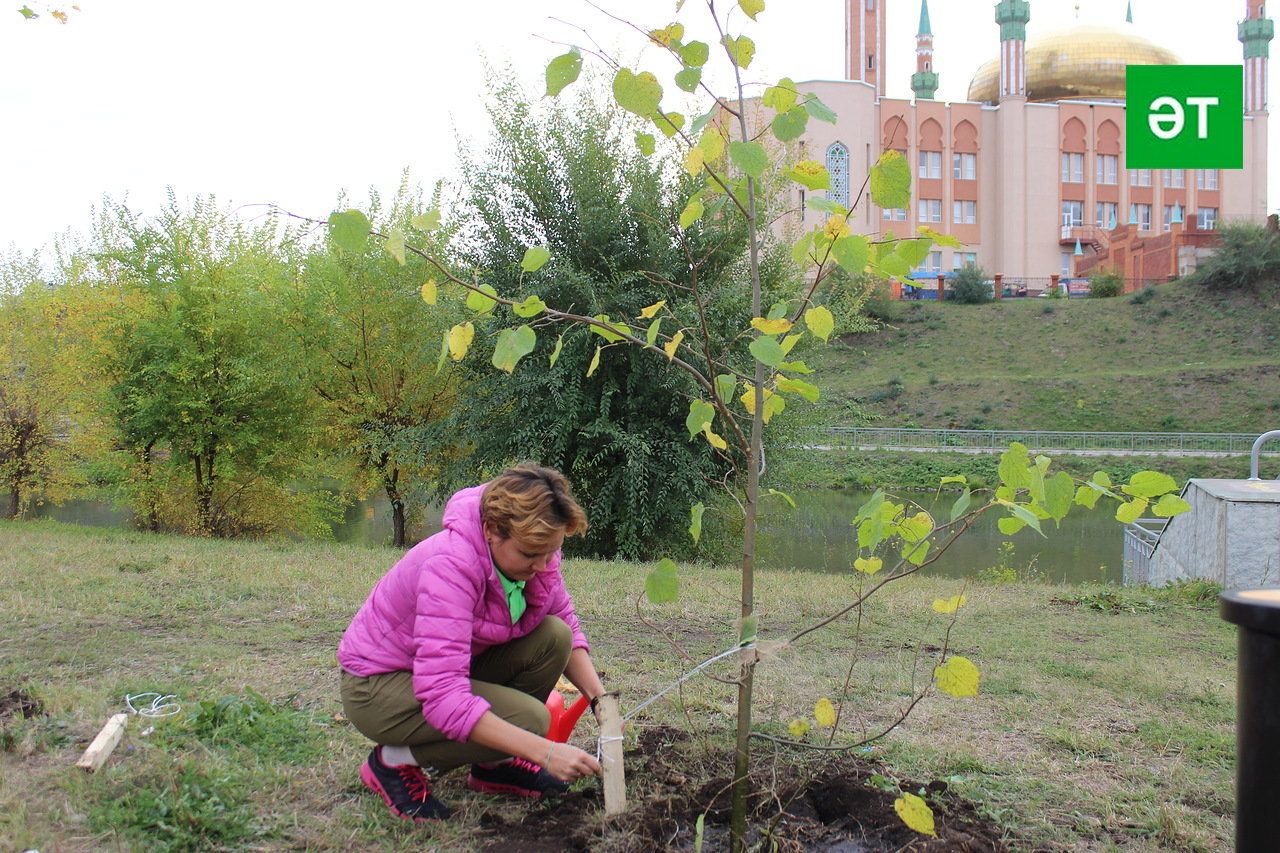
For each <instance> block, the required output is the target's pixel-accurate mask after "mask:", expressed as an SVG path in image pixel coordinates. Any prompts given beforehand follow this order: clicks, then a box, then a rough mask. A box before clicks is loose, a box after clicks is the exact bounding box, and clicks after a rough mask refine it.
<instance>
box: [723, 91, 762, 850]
mask: <svg viewBox="0 0 1280 853" xmlns="http://www.w3.org/2000/svg"><path fill="white" fill-rule="evenodd" d="M738 93H739V98H738V105H739V108H740V109H741V114H740V115H739V122H740V123H741V126H742V138H743V139H746V138H747V129H746V123H745V119H744V118H742V116H744V115H745V114H746V111H745V108H743V102H742V96H741V94H742V86H741V81H739V85H738ZM758 234H759V229H758V228H757V224H756V188H755V181H754V180H752V179H751V178H747V239H748V240H749V241H750V252H751V316H752V317H759V316H760V308H761V304H760V299H761V292H760V291H761V288H760V246H759V242H758ZM755 368H756V372H755V399H756V407H755V416H754V417H753V418H752V419H751V446H750V449H749V450H748V452H747V502H746V513H745V518H744V523H743V529H742V596H741V599H742V626H743V627H742V634H743V637H744V638H745V637H747V636H748V635H749V634H750V633H754V632H750V631H748V624H749V623H750V622H751V621H752V618H753V617H752V614H753V613H754V612H755V558H756V515H757V506H758V501H759V497H760V462H761V460H762V459H763V458H764V383H765V367H764V365H763V364H762V363H761V362H760V361H759V360H756V362H755ZM755 662H756V653H755V650H754V649H752V650H749V651H744V652H743V653H742V669H741V672H740V675H739V681H738V725H737V730H736V733H735V734H736V736H735V739H734V750H733V806H732V811H731V814H730V819H729V847H730V849H731V850H732V851H733V853H742V851H743V850H745V849H746V839H747V794H748V793H750V789H751V783H750V777H749V773H750V770H751V751H750V749H751V688H752V682H753V679H754V674H755Z"/></svg>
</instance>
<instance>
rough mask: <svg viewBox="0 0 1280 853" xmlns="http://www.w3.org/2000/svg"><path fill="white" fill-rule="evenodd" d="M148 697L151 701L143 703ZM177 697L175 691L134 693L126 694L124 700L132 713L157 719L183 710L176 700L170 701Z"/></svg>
mask: <svg viewBox="0 0 1280 853" xmlns="http://www.w3.org/2000/svg"><path fill="white" fill-rule="evenodd" d="M148 698H150V700H151V701H150V702H146V703H145V704H142V702H143V700H144V699H148ZM177 698H178V697H177V696H176V695H174V694H173V693H166V694H160V693H154V692H152V693H134V694H133V695H131V696H125V697H124V702H125V704H126V705H128V706H129V713H130V714H136V715H138V716H139V717H148V718H151V719H155V718H158V717H172V716H173V715H174V714H177V713H179V712H180V711H181V710H182V706H181V705H179V704H178V703H177V702H176V701H170V700H176V699H177Z"/></svg>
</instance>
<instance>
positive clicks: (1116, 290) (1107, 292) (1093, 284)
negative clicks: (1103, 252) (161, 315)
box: [1089, 272, 1124, 299]
mask: <svg viewBox="0 0 1280 853" xmlns="http://www.w3.org/2000/svg"><path fill="white" fill-rule="evenodd" d="M1123 289H1124V279H1122V278H1121V277H1120V276H1119V275H1117V274H1116V273H1113V272H1104V273H1098V274H1097V275H1095V276H1093V277H1092V278H1090V279H1089V295H1090V296H1091V297H1093V298H1095V299H1107V298H1110V297H1112V296H1119V295H1120V291H1121V290H1123Z"/></svg>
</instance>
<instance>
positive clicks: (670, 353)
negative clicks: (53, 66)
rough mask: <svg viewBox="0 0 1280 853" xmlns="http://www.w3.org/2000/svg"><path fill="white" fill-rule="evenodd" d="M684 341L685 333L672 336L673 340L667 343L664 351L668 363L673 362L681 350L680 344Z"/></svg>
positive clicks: (681, 332)
mask: <svg viewBox="0 0 1280 853" xmlns="http://www.w3.org/2000/svg"><path fill="white" fill-rule="evenodd" d="M683 340H684V332H683V331H679V332H676V333H675V334H674V335H672V336H671V340H670V341H668V342H667V343H665V344H664V345H663V347H662V351H663V352H665V353H666V354H667V361H672V360H673V359H675V357H676V350H678V349H680V342H681V341H683Z"/></svg>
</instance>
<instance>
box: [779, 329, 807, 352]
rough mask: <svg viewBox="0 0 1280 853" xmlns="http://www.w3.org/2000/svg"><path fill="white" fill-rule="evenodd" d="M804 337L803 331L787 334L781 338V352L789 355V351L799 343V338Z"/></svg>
mask: <svg viewBox="0 0 1280 853" xmlns="http://www.w3.org/2000/svg"><path fill="white" fill-rule="evenodd" d="M803 337H804V332H800V333H799V334H797V335H787V336H786V337H785V338H783V339H782V354H783V355H791V351H792V350H793V349H795V346H796V344H798V343H800V339H801V338H803Z"/></svg>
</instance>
